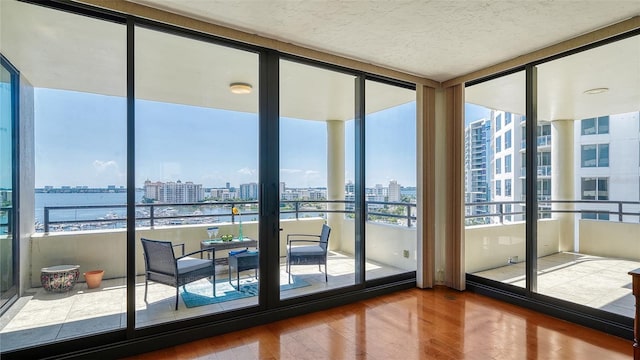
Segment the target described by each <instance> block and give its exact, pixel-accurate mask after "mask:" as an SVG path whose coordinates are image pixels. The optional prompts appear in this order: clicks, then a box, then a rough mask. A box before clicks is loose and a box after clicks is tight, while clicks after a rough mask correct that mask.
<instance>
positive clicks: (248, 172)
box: [238, 167, 256, 175]
mask: <svg viewBox="0 0 640 360" xmlns="http://www.w3.org/2000/svg"><path fill="white" fill-rule="evenodd" d="M238 172H239V173H240V174H243V175H253V174H255V173H256V170H255V169H249V168H246V167H245V168H242V169H240V170H238Z"/></svg>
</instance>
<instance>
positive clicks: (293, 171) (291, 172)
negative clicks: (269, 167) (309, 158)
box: [280, 169, 302, 174]
mask: <svg viewBox="0 0 640 360" xmlns="http://www.w3.org/2000/svg"><path fill="white" fill-rule="evenodd" d="M280 172H282V173H285V174H299V173H301V172H302V170H300V169H280Z"/></svg>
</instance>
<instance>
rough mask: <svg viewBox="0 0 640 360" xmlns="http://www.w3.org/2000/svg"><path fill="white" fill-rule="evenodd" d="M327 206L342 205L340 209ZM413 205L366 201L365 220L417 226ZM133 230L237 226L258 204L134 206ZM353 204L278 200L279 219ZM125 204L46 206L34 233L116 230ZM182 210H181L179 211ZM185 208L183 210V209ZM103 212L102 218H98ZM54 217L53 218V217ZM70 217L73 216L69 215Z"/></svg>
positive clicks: (347, 209) (122, 223) (350, 210)
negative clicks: (220, 224) (234, 210)
mask: <svg viewBox="0 0 640 360" xmlns="http://www.w3.org/2000/svg"><path fill="white" fill-rule="evenodd" d="M330 204H343V205H344V206H343V209H340V208H339V207H336V206H329V205H330ZM232 207H239V208H240V214H239V215H234V214H233V213H232V211H231V208H232ZM415 207H416V204H415V203H404V202H382V201H367V220H368V221H372V222H383V223H391V224H393V222H392V221H389V219H392V220H394V221H395V224H397V222H398V219H406V223H407V224H406V226H408V227H412V226H415V224H416V216H415ZM135 208H136V227H142V226H149V227H154V226H156V225H163V226H171V225H182V224H194V223H195V224H198V223H203V224H204V223H216V222H228V223H231V224H234V223H236V221H237V219H236V218H237V217H239V216H241V217H242V219H243V220H244V221H247V220H249V221H252V220H256V219H257V218H258V216H259V210H258V202H257V201H228V202H204V203H202V202H199V203H172V204H168V203H163V204H136V206H135ZM354 208H355V203H354V202H353V201H346V200H281V201H280V217H281V218H282V219H290V218H295V219H299V218H301V217H306V216H308V215H311V216H320V217H326V214H327V213H342V214H347V216H349V217H353V216H354V214H355V212H354ZM126 209H127V207H126V205H83V206H46V207H45V208H44V221H43V224H42V227H41V228H40V227H39V226H38V225H37V226H36V230H39V231H42V230H44V232H45V233H49V232H50V231H52V230H53V231H76V230H95V229H117V228H125V227H126V220H127V215H126V211H127V210H126ZM178 209H182V211H180V210H178ZM185 209H186V210H185ZM100 211H102V214H105V212H106V215H105V216H97V215H96V212H100ZM56 213H57V214H58V217H57V218H52V215H53V214H56ZM64 214H66V216H65V215H64ZM70 214H73V215H70Z"/></svg>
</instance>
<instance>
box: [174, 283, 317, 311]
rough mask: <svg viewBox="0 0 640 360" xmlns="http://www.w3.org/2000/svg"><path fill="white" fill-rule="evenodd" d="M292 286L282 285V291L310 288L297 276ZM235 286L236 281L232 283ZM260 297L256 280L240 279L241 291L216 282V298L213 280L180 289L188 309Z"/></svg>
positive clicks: (190, 284)
mask: <svg viewBox="0 0 640 360" xmlns="http://www.w3.org/2000/svg"><path fill="white" fill-rule="evenodd" d="M292 278H293V279H292V280H293V281H292V282H291V284H288V283H285V284H283V285H280V291H285V290H291V289H296V288H301V287H305V286H309V283H308V282H306V281H304V280H302V279H300V278H299V277H297V276H293V277H292ZM232 282H233V283H234V285H235V281H232ZM257 295H258V280H257V279H256V278H253V277H251V278H247V279H240V291H238V290H236V289H235V288H234V287H233V286H231V284H229V281H228V280H227V279H226V277H225V278H224V280H218V281H216V296H215V297H214V296H213V289H212V285H211V280H209V279H202V280H198V281H194V282H192V283H189V284H187V285H186V291H185V290H183V288H182V286H181V287H180V296H182V300H183V301H184V304H185V305H186V306H187V307H188V308H192V307H197V306H203V305H209V304H217V303H221V302H225V301H232V300H238V299H243V298H248V297H251V296H257Z"/></svg>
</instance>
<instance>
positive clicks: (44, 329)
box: [0, 252, 404, 351]
mask: <svg viewBox="0 0 640 360" xmlns="http://www.w3.org/2000/svg"><path fill="white" fill-rule="evenodd" d="M328 261H329V265H328V271H329V272H328V275H329V279H328V282H326V283H325V279H324V273H321V272H319V271H318V267H317V266H314V265H308V266H293V267H292V273H293V274H295V275H297V276H300V277H302V278H304V280H305V281H307V282H308V283H309V284H310V285H309V286H305V287H301V288H296V289H291V290H287V291H283V292H281V296H282V298H291V297H295V296H299V295H302V294H308V293H313V292H321V291H324V290H328V289H332V288H339V287H344V286H348V285H352V284H354V283H355V279H354V264H355V261H354V259H353V257H352V256H348V255H345V254H340V253H337V252H332V253H331V254H330V256H329V260H328ZM225 268H226V267H220V266H217V267H216V270H217V271H216V278H217V279H226V278H227V273H226V270H225ZM366 269H367V278H368V279H371V278H379V277H384V276H389V275H394V274H399V273H403V272H404V270H401V269H398V268H395V267H391V266H387V265H382V264H377V263H373V262H367V264H366ZM221 270H222V271H221ZM322 270H323V271H324V266H323V267H322ZM280 273H281V276H280V281H281V283H282V284H284V283H287V281H288V280H287V274H286V272H285V266H284V264H282V265H281V267H280ZM252 275H253V271H247V272H244V273H242V276H243V277H249V276H252ZM147 300H148V302H147V303H145V302H144V277H143V276H139V277H138V278H137V281H136V324H137V325H136V326H137V327H144V326H149V325H154V324H158V323H163V322H167V321H174V320H180V319H186V318H191V317H196V316H200V315H203V314H210V313H216V312H222V311H228V310H231V309H235V308H242V307H246V306H252V305H257V303H258V298H257V297H248V298H243V299H239V300H234V301H228V302H221V303H217V304H211V305H205V306H198V307H194V308H186V307H185V305H184V302H183V301H182V298H181V297H180V299H179V306H178V311H175V310H174V305H175V288H172V287H169V286H165V285H162V284H155V283H153V282H150V283H149V293H148V298H147ZM126 321H127V320H126V281H125V279H124V278H118V279H105V280H103V281H102V284H101V286H100V288H98V289H88V288H87V286H86V284H85V283H84V282H82V283H78V284H76V286H75V287H74V288H73V290H72V291H70V292H68V293H62V294H57V293H48V292H46V291H45V290H44V289H42V288H33V289H30V290H29V291H27V292H26V294H25V296H23V297H22V298H20V299H19V300H18V302H17V303H16V304H14V305H13V306H12V308H11V309H9V310H8V311H7V312H6V313H5V314H3V315H2V317H1V318H0V344H1V347H2V350H3V351H8V350H11V349H17V348H22V347H26V346H30V345H37V344H44V343H48V342H52V341H57V340H64V339H70V338H75V337H79V336H86V335H89V334H95V333H100V332H105V331H111V330H115V329H119V328H124V327H126Z"/></svg>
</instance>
